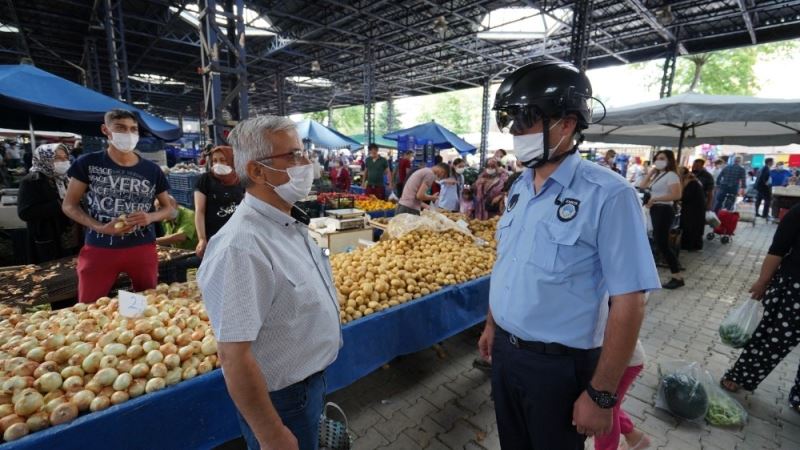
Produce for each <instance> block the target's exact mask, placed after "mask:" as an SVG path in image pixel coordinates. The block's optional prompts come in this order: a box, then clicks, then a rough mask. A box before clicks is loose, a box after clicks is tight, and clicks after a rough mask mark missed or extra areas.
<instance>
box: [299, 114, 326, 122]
mask: <svg viewBox="0 0 800 450" xmlns="http://www.w3.org/2000/svg"><path fill="white" fill-rule="evenodd" d="M303 119H311V120H316V121H317V122H319V123H322V124H324V123H326V122H327V120H328V111H315V112H310V113H305V114H303Z"/></svg>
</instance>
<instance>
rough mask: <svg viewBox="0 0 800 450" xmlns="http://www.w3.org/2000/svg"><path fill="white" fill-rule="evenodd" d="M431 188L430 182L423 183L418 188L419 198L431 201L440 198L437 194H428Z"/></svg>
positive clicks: (423, 200)
mask: <svg viewBox="0 0 800 450" xmlns="http://www.w3.org/2000/svg"><path fill="white" fill-rule="evenodd" d="M430 188H431V186H430V185H429V184H425V183H422V186H420V187H419V189H418V190H417V200H419V201H421V202H431V201H434V200H436V199H437V198H439V196H438V195H435V194H434V195H428V189H430Z"/></svg>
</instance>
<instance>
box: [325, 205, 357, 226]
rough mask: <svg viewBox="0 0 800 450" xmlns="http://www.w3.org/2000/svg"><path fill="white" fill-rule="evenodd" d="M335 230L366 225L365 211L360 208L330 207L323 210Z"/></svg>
mask: <svg viewBox="0 0 800 450" xmlns="http://www.w3.org/2000/svg"><path fill="white" fill-rule="evenodd" d="M325 213H326V214H327V215H328V217H329V218H330V220H331V221H332V222H333V223H334V224H335V226H336V230H337V231H343V230H358V229H362V228H365V227H366V222H367V213H366V211H364V210H362V209H355V208H348V209H331V210H328V211H326V212H325Z"/></svg>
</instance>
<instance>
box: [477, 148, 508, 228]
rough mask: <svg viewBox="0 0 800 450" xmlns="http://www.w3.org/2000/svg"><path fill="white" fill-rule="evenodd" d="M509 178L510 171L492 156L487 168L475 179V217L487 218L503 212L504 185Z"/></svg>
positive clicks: (487, 162)
mask: <svg viewBox="0 0 800 450" xmlns="http://www.w3.org/2000/svg"><path fill="white" fill-rule="evenodd" d="M507 180H508V172H507V171H505V170H503V169H502V168H501V167H500V163H498V162H497V160H496V159H494V158H492V159H489V160H487V161H486V168H485V169H483V172H481V174H480V175H479V176H478V179H477V180H476V181H475V186H474V190H475V218H476V219H478V220H487V219H490V218H492V217H494V216H498V215H500V214H501V213H502V210H501V209H500V206H501V202H502V200H503V187H504V186H505V184H506V181H507Z"/></svg>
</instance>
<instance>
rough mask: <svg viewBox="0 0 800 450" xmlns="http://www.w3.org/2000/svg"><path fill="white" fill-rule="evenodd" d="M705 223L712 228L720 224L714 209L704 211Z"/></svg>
mask: <svg viewBox="0 0 800 450" xmlns="http://www.w3.org/2000/svg"><path fill="white" fill-rule="evenodd" d="M706 224H708V225H710V226H711V227H712V228H717V227H718V226H720V225H722V222H720V220H719V217H717V214H716V213H715V212H714V211H706Z"/></svg>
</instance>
